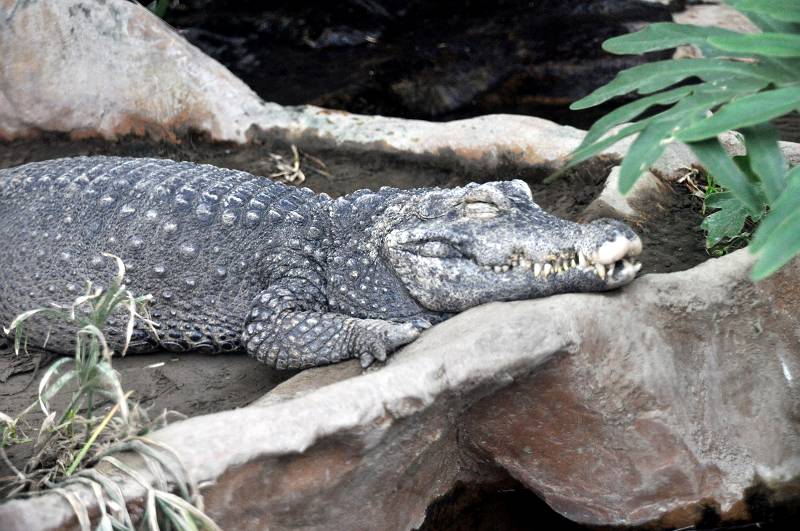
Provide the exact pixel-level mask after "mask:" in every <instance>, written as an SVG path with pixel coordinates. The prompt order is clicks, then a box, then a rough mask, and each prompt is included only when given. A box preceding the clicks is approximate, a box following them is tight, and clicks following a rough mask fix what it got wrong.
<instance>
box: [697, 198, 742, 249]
mask: <svg viewBox="0 0 800 531" xmlns="http://www.w3.org/2000/svg"><path fill="white" fill-rule="evenodd" d="M705 206H706V207H708V208H717V209H719V210H717V211H716V212H714V213H713V214H710V215H708V216H707V217H706V218H705V219H704V220H703V223H702V224H701V225H700V226H701V227H702V228H703V229H704V230H705V231H706V247H708V248H709V249H710V248H711V247H714V246H715V245H717V244H718V243H719V242H721V241H722V240H724V239H726V238H734V237H736V236H738V235H739V234H741V233H742V229H743V228H744V223H745V221H746V220H747V216H748V212H747V208H745V206H744V205H743V204H742V202H741V201H739V199H737V197H736V196H735V195H733V194H732V193H730V192H717V193H714V194H710V195H708V196H706V200H705Z"/></svg>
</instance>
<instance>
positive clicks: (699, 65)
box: [569, 59, 773, 110]
mask: <svg viewBox="0 0 800 531" xmlns="http://www.w3.org/2000/svg"><path fill="white" fill-rule="evenodd" d="M772 74H773V72H772V71H768V70H766V69H765V68H763V67H762V66H761V65H757V64H752V63H743V62H734V61H727V60H724V59H668V60H666V61H656V62H653V63H647V64H643V65H639V66H634V67H633V68H628V69H627V70H623V71H622V72H620V73H619V74H617V77H615V78H614V79H613V80H611V82H609V83H608V84H606V85H604V86H602V87H600V88H598V89H597V90H595V91H594V92H592V93H591V94H589V95H588V96H586V97H584V98H582V99H580V100H578V101H576V102H574V103H573V104H572V105H570V107H569V108H570V109H573V110H578V109H586V108H588V107H593V106H595V105H599V104H601V103H603V102H606V101H608V100H610V99H611V98H613V97H615V96H621V95H623V94H627V93H628V92H632V91H634V90H637V89H640V87H642V86H645V87H646V90H645V91H644V92H642V91H641V90H640V93H642V94H648V93H652V92H656V91H658V90H661V89H662V88H666V87H669V86H670V85H674V84H675V83H678V82H680V81H683V80H684V79H686V78H688V77H692V76H697V77H700V78H701V79H712V78H715V79H718V78H720V77H730V76H741V77H742V78H756V79H764V80H766V81H767V82H769V81H772V77H771V75H772Z"/></svg>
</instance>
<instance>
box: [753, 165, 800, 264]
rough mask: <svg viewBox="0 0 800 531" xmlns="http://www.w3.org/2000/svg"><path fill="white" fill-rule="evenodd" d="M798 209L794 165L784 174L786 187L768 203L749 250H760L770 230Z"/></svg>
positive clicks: (799, 170) (798, 178) (799, 187)
mask: <svg viewBox="0 0 800 531" xmlns="http://www.w3.org/2000/svg"><path fill="white" fill-rule="evenodd" d="M798 209H800V166H795V167H794V168H792V169H791V170H790V171H789V172H788V173H787V174H786V188H785V189H784V190H783V192H782V193H781V195H780V197H779V198H778V199H777V200H776V201H775V202H774V203H772V205H770V211H769V213H768V214H767V215H766V216H764V219H763V220H761V224H760V225H759V226H758V230H756V233H755V236H753V239H752V240H751V242H750V251H751V252H753V253H755V252H758V251H760V250H761V248H762V247H764V245H765V244H766V243H767V241H768V240H769V238H770V235H771V234H772V232H773V231H774V230H775V229H776V228H777V227H778V226H779V225H780V224H781V223H782V222H783V221H784V220H785V219H787V218H788V217H789V216H791V215H792V214H793V213H795V212H797V211H798Z"/></svg>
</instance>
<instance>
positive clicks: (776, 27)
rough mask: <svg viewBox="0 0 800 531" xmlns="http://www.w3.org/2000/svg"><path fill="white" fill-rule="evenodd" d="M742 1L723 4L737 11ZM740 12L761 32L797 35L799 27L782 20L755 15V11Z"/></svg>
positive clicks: (728, 0) (734, 0)
mask: <svg viewBox="0 0 800 531" xmlns="http://www.w3.org/2000/svg"><path fill="white" fill-rule="evenodd" d="M742 1H743V0H725V3H726V4H728V5H730V6H732V7H734V8H736V9H738V6H739V4H740V3H742ZM740 12H741V13H742V14H743V15H744V16H746V17H747V18H749V19H750V22H752V23H753V24H755V25H756V26H757V27H758V29H760V30H761V31H778V32H783V33H797V32H798V29H800V25H797V24H792V23H791V22H783V21H782V20H775V19H774V18H772V17H770V16H769V15H766V14H763V13H756V12H755V11H745V10H744V9H741V10H740Z"/></svg>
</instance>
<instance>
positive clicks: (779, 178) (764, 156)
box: [741, 123, 786, 204]
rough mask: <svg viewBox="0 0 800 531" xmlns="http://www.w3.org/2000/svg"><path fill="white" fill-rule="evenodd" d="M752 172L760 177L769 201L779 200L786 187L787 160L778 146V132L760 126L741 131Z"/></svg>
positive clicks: (764, 125) (765, 126) (766, 125)
mask: <svg viewBox="0 0 800 531" xmlns="http://www.w3.org/2000/svg"><path fill="white" fill-rule="evenodd" d="M741 133H742V135H743V136H744V144H745V147H746V148H747V158H748V159H749V163H750V164H749V165H750V168H751V170H752V171H753V172H754V173H755V174H756V175H757V176H758V178H759V181H760V182H761V186H762V187H763V188H764V194H765V197H766V199H767V201H768V202H769V203H770V204H771V203H773V202H775V200H777V199H778V197H779V196H780V194H781V192H782V191H783V189H784V187H785V186H786V160H785V159H784V158H783V152H782V151H781V149H780V147H779V146H778V130H777V129H775V127H774V126H772V125H771V124H768V123H765V124H759V125H754V126H752V127H745V128H743V129H742V130H741Z"/></svg>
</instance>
